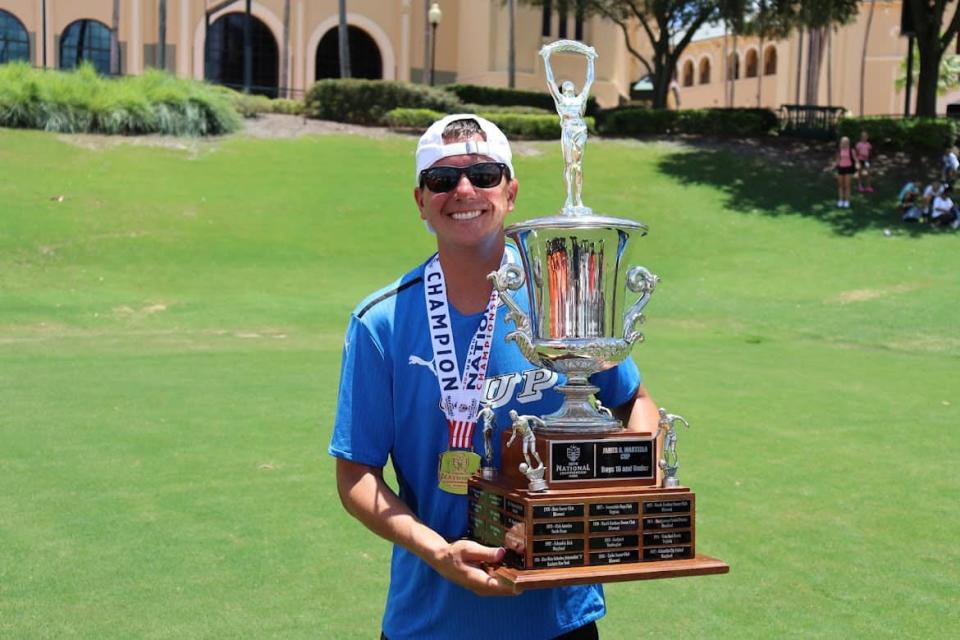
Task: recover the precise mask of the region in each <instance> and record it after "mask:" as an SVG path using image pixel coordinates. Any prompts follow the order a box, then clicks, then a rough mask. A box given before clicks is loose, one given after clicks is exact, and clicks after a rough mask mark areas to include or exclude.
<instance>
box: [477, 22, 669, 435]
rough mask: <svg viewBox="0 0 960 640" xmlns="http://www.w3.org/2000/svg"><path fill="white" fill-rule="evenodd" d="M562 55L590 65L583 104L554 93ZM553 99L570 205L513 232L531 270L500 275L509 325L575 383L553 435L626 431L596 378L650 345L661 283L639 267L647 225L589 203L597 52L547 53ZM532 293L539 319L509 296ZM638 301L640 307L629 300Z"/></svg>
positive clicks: (507, 269)
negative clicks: (589, 109) (599, 398)
mask: <svg viewBox="0 0 960 640" xmlns="http://www.w3.org/2000/svg"><path fill="white" fill-rule="evenodd" d="M557 52H567V53H575V54H580V55H584V56H586V58H587V77H586V81H585V82H584V86H583V89H582V90H581V91H580V93H579V94H575V93H574V86H573V83H571V82H569V81H565V82H564V83H563V84H562V85H561V89H560V90H557V88H556V87H555V86H554V76H553V69H552V68H551V66H550V56H551V55H552V54H553V53H557ZM540 55H541V56H543V60H544V65H545V66H546V73H547V79H548V81H549V82H548V83H549V85H550V93H551V94H552V95H553V98H554V101H555V102H556V105H557V113H558V114H559V115H560V124H561V131H562V136H561V143H562V145H563V159H564V181H565V183H566V188H567V197H566V202H565V204H564V206H563V208H562V209H561V210H560V212H559V214H558V215H554V216H547V217H543V218H536V219H534V220H529V221H527V222H522V223H519V224H515V225H511V226H509V227H507V229H506V234H507V236H508V237H509V238H510V239H511V240H513V242H514V243H515V244H516V246H517V248H518V250H519V252H520V259H521V261H522V265H523V266H522V268H521V267H520V266H519V265H516V264H506V265H504V266H503V267H501V268H500V269H499V270H498V271H495V272H493V273H491V274H490V276H489V278H490V280H492V281H493V285H494V287H496V289H497V290H498V291H499V292H500V293H501V294H503V295H502V296H501V300H503V301H504V303H505V304H506V305H507V307H508V308H509V313H508V314H507V318H508V319H510V320H512V321H513V322H514V323H515V324H516V329H515V330H514V331H511V332H510V333H509V334H508V335H507V340H513V341H515V342H516V343H517V345H518V346H519V347H520V350H521V352H522V353H523V355H524V357H526V358H527V360H529V361H530V362H531V363H533V364H535V365H537V366H541V367H544V368H547V369H550V370H552V371H555V372H557V373H562V374H565V375H566V376H567V382H566V384H564V385H561V386H560V387H558V389H559V391H561V392H562V393H563V394H564V395H565V399H564V403H563V405H562V406H561V407H560V409H559V410H558V411H556V412H554V413H552V414H550V415H546V416H543V421H544V423H545V425H546V428H547V429H550V430H556V431H574V432H591V433H598V432H606V431H616V430H618V429H620V428H621V427H622V425H621V424H620V421H619V420H617V419H616V418H614V417H613V416H612V415H611V414H610V412H609V411H605V412H601V411H598V410H597V408H596V407H595V403H594V402H591V396H593V394H595V393H596V392H597V391H598V389H597V387H595V386H593V385H592V384H590V382H589V381H588V379H587V378H589V376H591V375H593V374H594V373H597V372H599V371H604V370H606V369H609V368H611V367H614V366H616V365H617V364H619V363H620V362H622V361H623V360H624V359H625V358H627V357H628V356H629V355H630V350H631V348H632V347H633V345H634V343H636V342H638V341H641V340H643V335H642V334H641V333H640V331H639V330H638V326H639V325H640V324H642V322H643V319H644V318H643V309H644V307H646V305H647V302H649V300H650V296H651V295H652V294H653V291H654V288H655V286H656V283H657V280H658V279H657V277H656V276H655V275H653V274H652V273H650V271H648V270H647V269H646V268H644V267H641V266H632V265H631V262H632V254H631V251H632V250H633V249H634V245H635V243H633V244H631V243H630V242H629V240H630V237H631V235H634V236H637V237H643V236H644V235H646V233H647V227H646V225H644V224H641V223H639V222H635V221H633V220H623V219H620V218H611V217H607V216H601V215H594V214H593V211H592V210H591V209H590V208H589V207H587V206H585V205H584V204H583V202H582V198H581V191H582V186H583V167H582V158H583V150H584V146H585V144H586V140H587V125H586V123H585V122H584V120H583V113H584V109H585V108H586V103H587V94H588V91H589V88H590V85H591V84H592V83H593V61H594V59H595V58H596V55H597V54H596V51H594V49H593V47H588V46H586V45H584V44H583V43H581V42H575V41H572V40H560V41H558V42H554V43H552V44H549V45H545V46H544V47H543V48H542V49H541V50H540ZM524 282H526V283H527V284H528V287H527V296H528V302H529V308H530V312H529V314H527V313H524V311H523V310H522V309H521V308H520V306H519V305H517V303H516V302H515V301H514V300H513V298H512V296H510V295H509V293H508V292H509V291H511V290H517V289H520V288H521V287H522V286H523V284H524ZM628 292H633V293H635V294H638V296H637V297H636V299H635V300H634V301H633V302H630V301H629V300H628V296H629V293H628Z"/></svg>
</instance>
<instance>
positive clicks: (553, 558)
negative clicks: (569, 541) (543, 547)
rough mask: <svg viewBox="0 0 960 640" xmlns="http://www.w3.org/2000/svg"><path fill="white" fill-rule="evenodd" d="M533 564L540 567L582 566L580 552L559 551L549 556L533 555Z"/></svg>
mask: <svg viewBox="0 0 960 640" xmlns="http://www.w3.org/2000/svg"><path fill="white" fill-rule="evenodd" d="M533 566H534V567H537V568H540V569H549V568H552V567H580V566H583V554H582V553H561V554H555V555H549V556H533Z"/></svg>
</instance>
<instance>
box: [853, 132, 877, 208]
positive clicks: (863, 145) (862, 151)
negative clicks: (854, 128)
mask: <svg viewBox="0 0 960 640" xmlns="http://www.w3.org/2000/svg"><path fill="white" fill-rule="evenodd" d="M854 150H855V151H856V152H857V160H859V161H860V171H859V172H858V173H857V191H859V192H860V193H863V192H864V191H866V192H868V193H873V185H871V184H870V153H871V152H873V145H872V144H870V136H869V135H867V132H866V131H861V132H860V142H858V143H857V144H856V146H854ZM864 178H866V179H867V186H866V187H864V186H863V179H864Z"/></svg>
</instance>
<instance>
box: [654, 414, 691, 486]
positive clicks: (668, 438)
mask: <svg viewBox="0 0 960 640" xmlns="http://www.w3.org/2000/svg"><path fill="white" fill-rule="evenodd" d="M678 422H679V423H680V424H682V425H683V426H685V427H686V428H687V429H689V428H690V423H689V422H687V421H686V419H684V417H683V416H678V415H676V414H673V413H667V410H666V409H664V408H663V407H660V422H659V423H658V425H657V426H658V429H657V436H659V435H660V434H661V433H664V432H665V433H666V435H665V436H664V437H663V451H662V452H661V454H660V462H659V466H660V469H661V470H663V486H664V487H679V486H680V480H678V479H677V471H678V470H679V469H680V455H679V454H678V453H677V423H678Z"/></svg>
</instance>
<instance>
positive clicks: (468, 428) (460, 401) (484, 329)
mask: <svg viewBox="0 0 960 640" xmlns="http://www.w3.org/2000/svg"><path fill="white" fill-rule="evenodd" d="M506 259H507V258H506V253H504V258H503V261H502V262H501V265H502V264H503V263H504V262H506ZM423 275H424V287H423V291H424V298H425V300H426V304H427V320H428V324H429V327H430V340H431V342H433V366H434V369H435V371H436V373H437V383H438V385H439V386H440V400H441V403H440V404H441V406H442V407H443V413H444V415H445V416H446V417H447V423H448V424H449V426H450V443H449V446H450V448H451V449H471V448H472V447H473V427H474V425H475V424H476V421H477V413H479V411H480V402H481V400H482V398H481V396H482V394H483V381H484V379H485V378H486V376H487V365H488V364H489V363H490V347H491V345H492V344H493V330H494V328H495V326H496V324H497V304H498V303H499V302H500V294H499V293H498V292H497V290H496V289H494V290H493V292H492V293H491V294H490V301H489V302H487V309H486V311H484V313H483V317H482V318H481V319H480V326H479V327H478V328H477V332H476V333H475V334H474V335H473V339H472V340H471V341H470V347H469V349H468V350H467V359H466V362H465V363H464V370H463V376H461V375H460V365H459V361H458V359H457V346H456V344H454V341H453V326H452V325H451V323H450V305H449V303H448V302H447V285H446V280H445V279H444V277H443V269H442V268H441V267H440V257H439V255H435V256H433V258H431V259H430V261H429V262H428V263H427V266H426V268H425V269H424V274H423Z"/></svg>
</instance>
